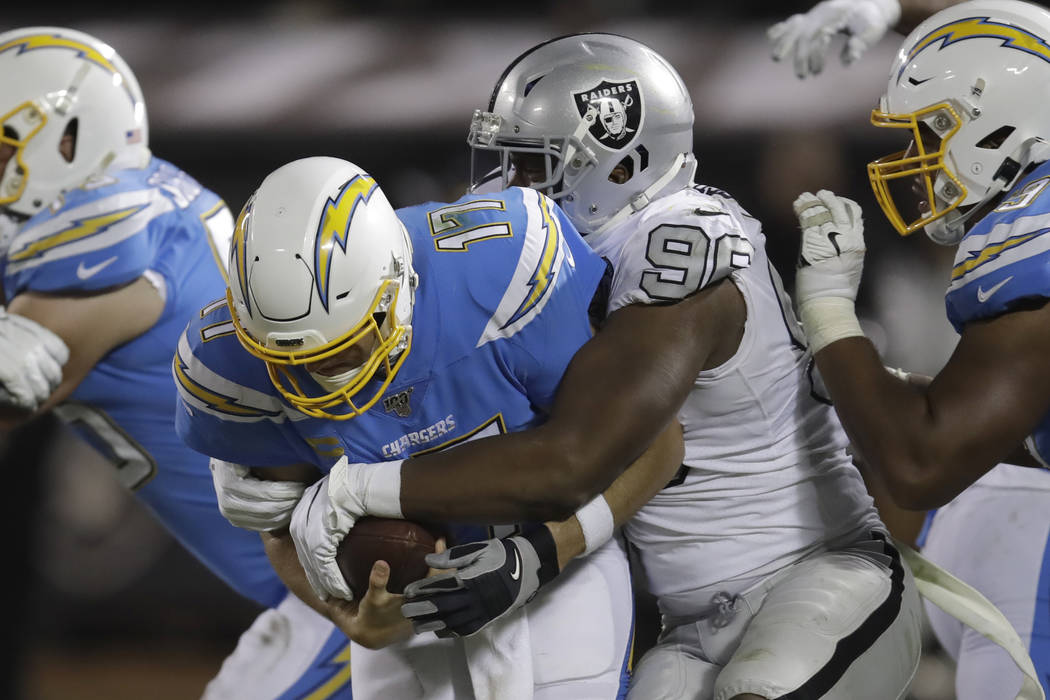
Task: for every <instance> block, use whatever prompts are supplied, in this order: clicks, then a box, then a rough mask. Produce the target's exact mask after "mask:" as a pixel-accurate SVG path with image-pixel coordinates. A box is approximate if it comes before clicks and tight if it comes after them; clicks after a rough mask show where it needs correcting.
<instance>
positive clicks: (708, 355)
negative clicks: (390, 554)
mask: <svg viewBox="0 0 1050 700" xmlns="http://www.w3.org/2000/svg"><path fill="white" fill-rule="evenodd" d="M744 319H745V311H744V302H743V299H742V297H741V296H740V293H739V291H737V289H736V287H735V286H734V285H733V283H732V282H730V281H728V280H726V281H722V282H719V283H718V284H716V285H714V286H712V287H710V288H708V289H705V290H702V291H700V292H699V293H697V294H695V295H693V296H691V297H689V298H687V299H685V300H683V301H681V302H678V303H677V304H670V305H666V306H642V305H631V306H628V307H625V308H623V309H620V310H618V311H616V312H614V313H613V314H612V315H610V317H609V319H608V321H607V322H606V324H605V325H604V326H603V327H602V329H601V331H600V332H599V333H598V334H597V335H596V336H595V337H594V338H592V339H591V340H590V341H589V342H588V343H587V344H585V345H584V346H583V348H581V349H580V351H579V352H578V353H577V354H576V356H575V357H574V358H573V360H572V363H571V364H570V365H569V368H568V370H567V371H566V373H565V377H564V379H563V380H562V383H561V385H560V386H559V388H558V395H557V399H556V402H555V404H554V407H553V409H552V412H551V417H550V419H549V420H548V421H547V422H546V423H545V424H543V425H542V426H540V427H538V428H535V429H533V430H529V431H526V432H522V433H515V434H510V435H501V436H499V437H495V438H487V439H484V440H476V441H473V442H470V443H468V444H465V445H462V446H460V447H457V448H456V449H455V450H453V451H448V452H439V453H435V454H430V455H424V456H422V457H418V458H414V459H410V460H406V461H405V462H404V464H403V465H402V472H401V509H402V512H403V513H404V517H405V518H408V519H412V520H436V521H447V520H451V521H460V522H479V523H489V522H516V521H521V520H533V521H535V520H541V521H542V520H564V519H566V518H567V517H569V516H570V515H572V513H573V512H574V511H575V510H576V509H577V508H579V507H580V506H582V505H583V504H584V503H586V502H587V501H588V500H589V499H590V498H592V497H593V496H594V495H596V494H598V493H601V492H602V491H603V490H605V489H606V488H608V487H609V485H610V484H611V483H612V482H613V481H614V480H615V479H616V477H617V476H618V475H619V474H620V473H621V472H622V471H623V470H624V468H625V467H626V466H627V465H628V464H630V463H631V462H632V460H634V459H635V458H636V457H638V456H639V455H640V454H641V453H642V452H643V451H644V450H645V448H646V446H647V445H649V444H650V442H651V441H652V440H653V438H654V437H655V436H656V435H658V434H659V432H660V431H661V430H662V429H663V428H664V427H665V426H666V425H667V424H668V422H669V421H670V420H671V418H672V417H673V416H674V414H675V412H676V411H677V410H678V408H679V406H681V404H682V401H683V400H684V399H685V396H686V394H687V393H688V392H689V389H690V388H691V387H692V385H693V380H694V379H695V378H696V375H697V373H698V372H699V371H701V370H702V369H704V368H707V367H714V366H717V365H718V364H720V363H721V362H723V361H725V359H727V358H728V357H730V356H731V355H732V354H733V352H734V351H735V349H736V346H737V344H738V343H739V340H740V336H741V334H742V332H743V326H744ZM493 464H500V465H502V467H503V468H502V469H501V470H499V471H498V474H497V473H494V471H495V470H493V469H492V468H491V466H492V465H493ZM679 464H680V461H679ZM464 483H469V484H471V485H472V487H471V489H469V490H467V489H462V488H460V487H459V485H460V484H464Z"/></svg>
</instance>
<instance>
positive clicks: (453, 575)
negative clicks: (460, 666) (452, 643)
mask: <svg viewBox="0 0 1050 700" xmlns="http://www.w3.org/2000/svg"><path fill="white" fill-rule="evenodd" d="M684 456H685V448H684V444H683V442H682V430H681V426H680V425H679V424H678V422H677V421H673V422H672V423H671V425H669V426H667V428H666V429H665V430H664V431H663V433H662V434H661V435H660V436H659V437H657V439H656V440H655V441H654V442H653V444H652V445H651V446H650V447H649V449H648V450H647V451H646V452H645V454H644V455H642V457H640V458H639V459H638V460H637V461H635V462H634V464H632V465H631V467H630V468H629V469H627V471H625V472H624V473H623V474H621V475H620V477H619V478H618V479H617V480H616V481H615V482H613V484H612V486H610V487H609V488H608V489H607V490H606V491H605V493H604V494H603V496H601V497H599V498H596V499H595V500H594V501H592V502H591V503H588V504H587V505H586V506H584V507H583V508H582V509H580V511H578V512H577V513H576V515H574V516H573V517H571V518H568V519H566V520H563V521H560V522H548V523H546V526H545V527H541V528H539V529H538V530H535V531H533V532H529V533H527V534H522V535H514V536H511V537H504V538H501V539H490V540H488V541H486V542H472V543H469V544H465V545H458V546H456V547H452V548H451V549H449V550H447V551H444V552H440V553H436V554H431V555H428V556H427V563H429V564H430V566H432V567H434V568H435V569H438V570H441V573H438V574H436V575H432V576H430V577H429V578H426V579H423V580H421V581H416V582H414V583H411V584H409V585H408V586H407V587H406V588H405V600H406V601H407V602H406V603H405V604H404V605H403V606H402V608H401V611H402V612H403V613H404V614H405V616H406V617H409V618H411V619H412V625H413V628H414V629H415V630H416V632H417V633H420V632H429V631H433V632H436V633H437V634H438V636H441V637H446V636H457V635H458V636H465V635H471V634H474V633H475V632H477V631H478V630H480V629H482V628H483V627H485V626H486V625H488V624H489V623H490V622H492V621H494V620H496V619H499V618H500V617H502V616H504V615H506V614H507V613H509V612H510V611H512V610H515V609H517V608H520V607H521V606H523V605H525V604H526V603H528V602H529V601H530V600H531V599H532V597H533V596H534V595H535V594H536V591H538V590H539V588H540V587H541V586H543V585H544V584H546V583H549V582H550V581H551V580H553V579H554V577H555V576H557V575H558V573H559V572H561V570H562V569H563V568H564V567H565V565H566V564H568V563H569V561H570V560H572V559H573V558H574V557H577V556H580V555H584V554H587V553H589V552H592V551H594V550H595V549H597V548H598V547H600V546H602V545H603V544H605V543H606V542H607V541H608V539H609V538H610V537H611V536H612V534H613V529H614V528H616V527H620V526H621V525H623V524H624V523H625V522H627V520H629V519H630V518H631V517H632V516H633V515H634V514H635V513H636V512H637V511H638V509H639V508H641V507H642V506H643V505H645V504H646V503H647V502H648V501H649V499H650V498H652V496H653V495H654V494H656V492H657V491H659V490H660V489H661V488H663V487H664V486H665V485H666V484H667V482H668V481H669V480H670V479H671V477H672V475H673V474H674V471H675V469H676V468H677V465H679V464H681V462H682V459H683V457H684ZM602 511H604V515H602V514H601V513H602ZM595 513H598V517H597V518H595V517H594V514H595ZM595 520H597V523H595V522H594V521H595Z"/></svg>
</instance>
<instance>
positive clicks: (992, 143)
mask: <svg viewBox="0 0 1050 700" xmlns="http://www.w3.org/2000/svg"><path fill="white" fill-rule="evenodd" d="M1014 131H1016V128H1015V127H1012V126H1010V125H1009V124H1007V125H1005V126H1001V127H999V128H998V129H996V130H995V131H993V132H992V133H990V134H988V135H987V136H985V137H984V138H983V139H981V140H980V141H978V142H977V148H985V149H988V150H991V151H994V150H995V149H997V148H999V147H1000V146H1002V145H1003V143H1004V142H1005V141H1006V139H1008V138H1010V134H1012V133H1014Z"/></svg>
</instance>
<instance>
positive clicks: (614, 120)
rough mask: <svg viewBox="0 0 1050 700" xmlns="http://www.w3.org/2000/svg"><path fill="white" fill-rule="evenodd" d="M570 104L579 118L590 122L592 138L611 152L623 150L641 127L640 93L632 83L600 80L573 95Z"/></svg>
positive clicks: (635, 82) (630, 81) (633, 81)
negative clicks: (576, 110)
mask: <svg viewBox="0 0 1050 700" xmlns="http://www.w3.org/2000/svg"><path fill="white" fill-rule="evenodd" d="M573 101H574V102H575V103H576V108H577V109H578V110H580V116H581V117H585V118H587V119H589V120H591V127H590V132H591V136H593V137H594V138H596V139H598V143H600V144H602V145H603V146H605V147H607V148H610V149H612V150H614V151H618V150H620V149H622V148H626V147H627V144H629V143H631V141H633V140H634V136H635V134H637V133H638V129H639V127H641V125H642V117H643V116H644V115H643V111H642V93H641V91H640V90H639V89H638V82H637V81H635V80H626V81H623V82H619V83H614V82H611V81H608V80H603V81H602V82H600V83H598V84H597V85H595V86H594V87H592V88H591V89H589V90H584V91H583V92H575V93H573Z"/></svg>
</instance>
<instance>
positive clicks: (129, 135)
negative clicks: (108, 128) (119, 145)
mask: <svg viewBox="0 0 1050 700" xmlns="http://www.w3.org/2000/svg"><path fill="white" fill-rule="evenodd" d="M124 138H125V140H126V141H127V142H128V143H129V144H132V143H142V129H132V130H131V131H125V132H124Z"/></svg>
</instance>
